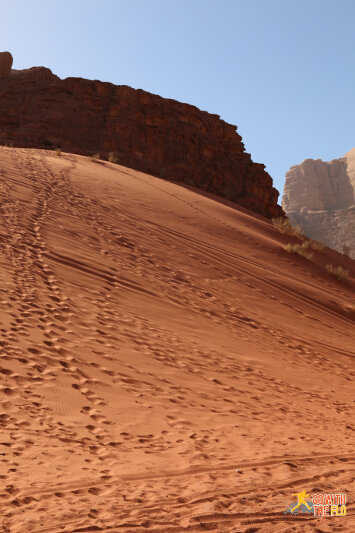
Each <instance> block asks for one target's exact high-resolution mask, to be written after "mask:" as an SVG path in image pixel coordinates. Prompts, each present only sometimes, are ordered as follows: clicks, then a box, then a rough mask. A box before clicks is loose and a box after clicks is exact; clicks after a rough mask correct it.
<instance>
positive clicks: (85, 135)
mask: <svg viewBox="0 0 355 533" xmlns="http://www.w3.org/2000/svg"><path fill="white" fill-rule="evenodd" d="M236 129H237V127H236V126H234V125H231V124H227V123H226V122H224V121H223V120H221V119H220V117H219V116H218V115H213V114H210V113H207V112H205V111H201V110H199V109H198V108H197V107H194V106H192V105H188V104H184V103H180V102H177V101H175V100H168V99H165V98H161V97H160V96H157V95H154V94H150V93H148V92H145V91H142V90H140V89H139V90H135V89H132V88H130V87H127V86H124V85H113V84H112V83H103V82H101V81H97V80H86V79H81V78H67V79H65V80H61V79H59V78H58V77H57V76H55V75H54V74H52V72H51V71H50V70H49V69H46V68H43V67H36V68H30V69H27V70H22V71H12V73H11V76H9V77H8V78H6V79H4V80H1V83H0V131H1V137H0V142H1V143H2V144H10V145H13V146H18V147H33V148H47V149H50V148H55V147H59V148H61V149H62V150H65V151H66V152H72V153H77V154H82V155H92V154H95V153H100V154H101V157H102V158H105V159H107V158H108V156H109V154H110V153H113V154H114V160H115V161H117V162H119V163H120V164H122V165H125V166H127V167H130V168H132V169H135V170H139V171H142V172H147V173H149V174H152V175H154V176H157V177H161V178H166V179H169V180H174V181H180V182H184V183H186V184H188V185H194V186H196V187H198V188H200V189H203V190H205V191H209V192H211V193H214V194H217V195H219V196H222V197H224V198H227V199H228V200H231V201H234V202H237V203H238V204H240V205H242V206H244V207H246V208H248V209H250V210H252V211H255V212H257V213H260V214H262V215H264V216H266V217H269V218H270V217H272V216H278V215H281V214H282V213H283V212H282V209H281V207H280V206H279V205H278V204H277V199H278V191H277V190H276V189H275V188H274V187H273V184H272V178H271V177H270V176H269V174H268V173H267V172H266V171H265V165H263V164H259V163H254V162H253V161H252V159H251V156H250V154H248V153H246V152H245V150H244V145H243V143H242V139H241V137H240V135H238V133H237V131H236Z"/></svg>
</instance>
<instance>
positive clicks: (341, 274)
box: [325, 265, 349, 281]
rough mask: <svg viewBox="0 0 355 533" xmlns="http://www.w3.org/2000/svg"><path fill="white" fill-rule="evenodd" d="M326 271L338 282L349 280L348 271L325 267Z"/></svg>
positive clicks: (338, 267) (340, 267) (329, 266)
mask: <svg viewBox="0 0 355 533" xmlns="http://www.w3.org/2000/svg"><path fill="white" fill-rule="evenodd" d="M325 268H326V269H327V271H328V272H329V273H330V274H331V275H332V276H334V277H335V278H336V279H337V280H338V281H346V280H347V279H349V270H345V268H343V267H342V266H337V267H335V266H333V265H327V266H326V267H325Z"/></svg>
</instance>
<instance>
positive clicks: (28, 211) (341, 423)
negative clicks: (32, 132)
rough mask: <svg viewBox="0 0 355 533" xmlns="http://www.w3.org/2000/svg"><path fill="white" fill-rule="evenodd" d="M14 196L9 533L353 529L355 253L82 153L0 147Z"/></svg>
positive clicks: (4, 237) (6, 308)
mask: <svg viewBox="0 0 355 533" xmlns="http://www.w3.org/2000/svg"><path fill="white" fill-rule="evenodd" d="M0 194H1V204H0V206H1V210H0V217H1V228H0V246H1V254H0V280H1V284H0V291H1V294H0V319H1V341H0V355H1V362H0V428H1V442H0V452H1V453H3V454H4V455H1V456H0V477H1V487H0V496H1V499H0V502H1V514H0V530H1V531H4V532H5V533H8V532H11V533H17V532H19V533H20V532H21V533H29V532H36V533H40V532H41V533H44V532H51V533H52V532H88V531H102V532H106V533H109V532H111V533H114V532H132V533H138V532H139V533H141V532H146V531H149V532H159V533H171V532H177V533H182V532H184V531H188V532H195V531H196V532H199V531H205V530H208V531H216V532H217V533H218V532H230V533H238V532H244V533H247V532H248V533H252V532H257V531H260V532H291V531H292V532H295V531H296V532H329V531H342V532H352V531H354V524H353V523H351V516H349V515H351V513H352V512H353V509H354V505H353V501H352V495H353V494H354V489H355V483H354V472H353V464H354V457H355V454H354V447H353V446H354V440H353V433H352V430H353V428H354V412H353V405H354V401H353V400H354V388H353V387H354V384H353V378H354V375H355V372H354V363H353V359H352V357H353V355H354V354H353V350H352V348H353V341H354V336H353V332H354V329H353V326H354V316H355V297H354V290H353V288H354V280H353V279H350V280H348V282H347V283H340V282H338V281H337V280H336V279H334V278H333V277H331V275H330V274H329V273H328V272H327V271H326V270H325V265H327V264H329V263H331V264H333V265H334V266H338V265H343V266H344V267H345V268H347V269H349V270H351V269H352V265H353V264H354V263H353V262H352V261H351V260H350V259H348V258H346V257H344V256H342V255H340V254H338V253H336V252H334V251H331V250H328V249H324V250H322V251H316V252H314V257H313V259H312V260H311V261H309V260H306V259H304V258H302V257H299V256H298V255H294V254H288V253H287V252H286V251H285V250H284V249H283V246H284V245H285V244H286V243H287V242H289V241H290V240H292V238H291V237H288V236H285V235H282V234H280V233H279V232H278V231H277V230H276V229H275V228H274V227H273V226H272V224H271V223H270V221H267V220H266V219H263V218H262V217H260V216H257V215H254V214H252V213H250V212H247V211H245V210H243V209H241V208H238V206H236V205H233V204H228V202H223V201H221V200H220V199H218V198H216V197H212V196H206V195H201V194H199V193H198V191H197V190H191V189H188V188H186V187H184V186H182V185H179V184H177V183H172V182H168V181H163V180H161V179H158V178H155V177H151V176H148V175H145V174H142V173H139V172H136V171H133V170H130V169H127V168H124V167H120V166H117V165H113V164H110V163H104V162H95V161H91V160H90V159H89V158H84V157H80V156H73V155H68V154H62V155H61V156H60V157H58V156H57V155H56V154H55V153H53V152H45V151H40V150H25V149H12V148H5V147H1V148H0ZM302 490H306V491H307V492H308V493H312V492H327V493H346V494H347V495H348V509H347V510H348V516H347V517H338V518H337V517H333V518H316V517H314V516H310V515H298V516H291V515H290V514H284V511H285V510H286V508H287V507H288V506H289V504H290V503H292V502H293V501H294V500H295V498H294V496H292V494H293V493H296V492H301V491H302Z"/></svg>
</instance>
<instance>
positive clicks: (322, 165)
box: [282, 148, 355, 258]
mask: <svg viewBox="0 0 355 533" xmlns="http://www.w3.org/2000/svg"><path fill="white" fill-rule="evenodd" d="M354 195H355V148H353V149H352V150H350V152H348V153H347V154H345V155H344V156H343V157H341V158H339V159H334V160H333V161H322V160H321V159H316V160H314V159H306V160H305V161H303V163H301V164H300V165H295V166H293V167H291V168H290V170H289V171H288V172H287V174H286V181H285V188H284V195H283V199H282V206H283V208H284V210H285V212H286V214H287V216H288V217H289V219H290V221H291V222H292V223H293V224H301V226H302V227H303V229H304V231H305V233H306V234H307V235H308V236H309V237H312V238H314V239H317V240H319V241H321V242H323V243H324V244H326V245H327V246H329V247H330V248H334V249H335V250H337V251H339V252H343V253H346V254H347V255H350V257H353V258H355V199H354Z"/></svg>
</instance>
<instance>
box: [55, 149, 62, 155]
mask: <svg viewBox="0 0 355 533" xmlns="http://www.w3.org/2000/svg"><path fill="white" fill-rule="evenodd" d="M54 151H55V153H56V154H57V156H60V155H62V150H61V148H56V149H55V150H54Z"/></svg>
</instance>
